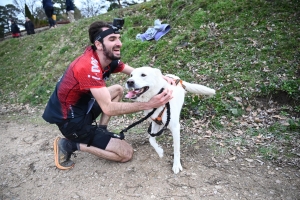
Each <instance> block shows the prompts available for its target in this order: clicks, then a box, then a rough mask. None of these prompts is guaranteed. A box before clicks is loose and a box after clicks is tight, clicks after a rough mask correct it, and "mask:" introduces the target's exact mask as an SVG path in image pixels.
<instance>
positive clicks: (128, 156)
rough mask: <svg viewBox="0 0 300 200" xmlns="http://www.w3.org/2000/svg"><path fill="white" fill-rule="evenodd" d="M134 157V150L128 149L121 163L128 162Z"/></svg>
mask: <svg viewBox="0 0 300 200" xmlns="http://www.w3.org/2000/svg"><path fill="white" fill-rule="evenodd" d="M132 157H133V149H132V148H130V149H127V150H126V151H125V152H124V155H123V157H122V159H121V160H120V162H128V161H130V160H131V159H132Z"/></svg>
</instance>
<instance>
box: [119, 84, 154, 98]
mask: <svg viewBox="0 0 300 200" xmlns="http://www.w3.org/2000/svg"><path fill="white" fill-rule="evenodd" d="M148 89H149V86H145V87H142V88H138V89H135V88H128V93H127V94H126V96H125V97H126V98H128V99H136V98H138V97H139V96H141V95H142V94H144V93H145V92H146V91H147V90H148Z"/></svg>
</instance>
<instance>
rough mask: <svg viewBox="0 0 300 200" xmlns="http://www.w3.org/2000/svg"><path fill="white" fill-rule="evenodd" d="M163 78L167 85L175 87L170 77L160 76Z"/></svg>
mask: <svg viewBox="0 0 300 200" xmlns="http://www.w3.org/2000/svg"><path fill="white" fill-rule="evenodd" d="M162 77H163V79H165V80H166V81H167V82H168V83H169V84H171V85H175V81H174V79H172V78H170V77H167V76H164V75H163V76H162Z"/></svg>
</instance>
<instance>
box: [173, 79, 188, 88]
mask: <svg viewBox="0 0 300 200" xmlns="http://www.w3.org/2000/svg"><path fill="white" fill-rule="evenodd" d="M178 83H180V84H181V86H182V87H183V89H185V88H186V86H185V85H183V83H182V80H181V79H176V81H175V84H176V85H178Z"/></svg>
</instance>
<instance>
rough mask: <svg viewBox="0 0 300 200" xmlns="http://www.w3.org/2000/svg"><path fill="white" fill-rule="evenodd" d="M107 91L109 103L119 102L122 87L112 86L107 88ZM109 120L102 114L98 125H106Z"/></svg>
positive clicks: (108, 117) (121, 95)
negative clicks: (109, 97)
mask: <svg viewBox="0 0 300 200" xmlns="http://www.w3.org/2000/svg"><path fill="white" fill-rule="evenodd" d="M107 89H108V90H109V93H110V96H111V101H113V102H119V101H121V99H122V97H123V87H122V86H120V85H112V86H110V87H108V88H107ZM109 120H110V116H107V115H106V114H104V113H102V115H101V117H100V121H99V124H100V125H107V124H108V122H109Z"/></svg>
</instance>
